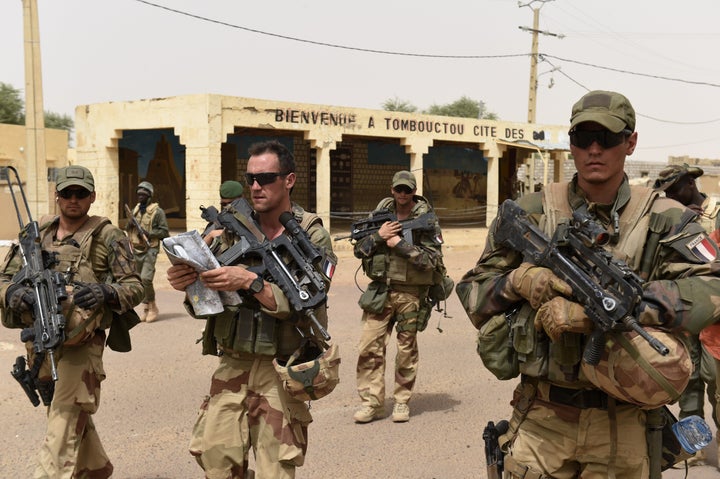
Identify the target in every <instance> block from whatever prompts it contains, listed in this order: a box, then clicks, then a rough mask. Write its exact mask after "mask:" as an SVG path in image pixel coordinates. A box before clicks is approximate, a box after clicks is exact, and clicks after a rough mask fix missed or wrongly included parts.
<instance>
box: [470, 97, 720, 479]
mask: <svg viewBox="0 0 720 479" xmlns="http://www.w3.org/2000/svg"><path fill="white" fill-rule="evenodd" d="M570 122H571V124H570V132H569V136H570V150H571V152H572V155H573V159H574V162H575V167H576V169H577V173H576V174H575V175H574V176H573V178H572V180H571V181H569V182H565V183H553V184H550V185H546V187H545V188H544V190H543V191H542V192H538V193H532V194H529V195H526V196H523V197H522V198H520V199H519V200H518V204H519V206H520V207H521V208H522V209H523V210H525V212H527V214H528V218H529V220H530V221H532V222H534V223H536V224H537V225H538V227H539V228H541V229H542V230H543V231H544V233H545V234H547V235H548V236H552V234H553V232H554V231H555V229H556V227H557V225H558V224H560V223H561V221H563V220H564V219H567V218H570V217H572V212H573V211H582V212H584V213H585V214H587V215H589V216H590V217H591V218H592V219H593V220H594V221H595V222H596V223H599V224H600V225H601V226H602V227H603V228H604V229H605V230H607V231H608V232H609V243H608V245H607V246H606V249H608V250H609V251H611V253H612V255H613V256H614V257H615V258H617V259H620V260H623V261H625V262H626V263H627V264H628V265H630V266H631V267H632V268H633V270H634V271H635V273H637V275H638V276H639V277H640V278H641V279H643V280H645V282H644V283H643V295H642V300H641V302H640V303H639V304H638V306H637V308H636V309H635V310H634V311H633V314H634V317H635V318H637V320H638V322H639V323H640V324H641V325H642V326H643V328H647V327H648V326H653V327H654V329H652V328H651V329H650V330H647V329H646V331H648V332H650V331H654V334H656V335H658V336H661V337H662V338H663V341H664V342H665V343H666V346H668V348H669V349H670V353H669V354H668V355H667V356H662V355H660V354H658V353H657V352H656V351H655V350H654V349H652V348H650V347H649V346H648V345H647V343H646V342H645V341H643V340H640V341H639V342H637V343H634V344H637V347H636V348H635V351H637V352H638V354H637V355H636V356H633V355H634V353H632V352H631V351H632V350H633V347H631V345H630V346H626V344H629V339H630V338H632V337H633V336H632V335H631V334H630V333H620V332H617V333H607V334H605V335H604V336H603V338H604V341H605V343H604V344H603V346H604V349H605V351H604V352H603V356H602V357H603V359H601V361H600V362H599V364H598V365H597V366H592V365H590V364H588V363H587V362H585V361H584V360H583V351H584V349H585V346H586V344H587V341H588V339H589V338H590V333H591V332H592V331H593V330H594V328H595V325H594V323H593V321H591V320H590V319H589V318H588V317H587V315H586V314H585V308H584V307H583V305H580V304H578V303H576V302H573V301H572V299H571V298H572V297H573V296H572V288H571V287H570V285H569V284H567V283H565V282H564V281H562V280H561V279H560V278H558V277H557V276H555V274H553V272H552V271H551V270H549V269H547V268H544V267H539V266H535V265H533V264H531V263H526V262H523V256H522V254H521V253H519V252H516V251H513V250H512V249H509V248H507V247H504V246H503V245H501V244H499V243H497V242H496V240H495V236H496V234H497V230H496V228H497V225H498V224H497V222H495V223H493V225H492V226H491V228H490V231H489V234H488V239H487V244H486V247H485V250H484V252H483V253H482V255H481V257H480V259H479V260H478V262H477V264H476V266H475V267H474V268H473V269H472V270H470V271H468V273H466V275H465V276H464V278H463V279H462V281H461V283H460V284H459V285H458V286H457V288H456V291H457V294H458V296H459V298H460V301H461V303H462V304H463V306H464V308H465V310H466V312H467V313H468V316H469V317H470V320H471V321H472V323H473V325H475V327H477V328H478V329H480V331H481V334H482V332H483V331H485V330H484V326H485V325H487V324H491V323H492V322H493V321H495V319H496V318H499V320H500V322H499V323H498V324H501V325H504V324H508V327H507V328H505V330H504V334H505V337H500V338H497V341H494V342H489V343H486V344H485V343H484V344H479V347H478V348H479V350H482V351H481V352H482V353H496V354H498V355H506V357H508V358H510V359H513V360H514V361H515V362H516V367H517V368H516V369H514V370H512V371H504V372H505V373H509V374H508V375H507V376H505V377H506V378H508V377H517V376H520V384H519V385H518V387H517V388H516V389H515V394H514V397H513V400H512V402H511V404H512V405H513V406H514V409H513V412H512V416H511V419H510V428H509V430H508V432H507V434H504V435H502V436H501V437H500V445H501V447H502V448H503V450H504V451H505V452H506V455H505V477H506V478H530V477H531V478H538V479H540V478H556V479H571V478H572V479H575V478H578V477H584V478H607V477H615V478H617V479H646V478H648V477H650V474H651V471H652V475H653V477H660V470H661V468H660V467H659V466H662V467H665V468H666V467H669V465H668V461H669V464H672V463H673V462H676V461H677V459H673V458H671V459H667V458H665V457H658V456H661V454H660V450H661V447H660V445H659V442H663V444H662V446H664V445H665V444H664V441H661V439H662V438H661V437H660V435H658V434H656V433H654V432H653V431H655V430H658V431H659V430H660V429H658V428H657V427H653V428H650V427H648V428H647V429H646V426H648V423H649V421H650V420H651V419H652V424H662V421H661V420H658V421H657V422H655V421H656V419H658V418H663V417H667V416H666V415H665V413H664V412H662V409H658V408H661V407H662V405H663V404H667V403H669V402H671V401H672V400H674V399H677V397H678V396H679V395H680V393H681V392H682V388H683V387H684V386H685V385H686V384H687V381H688V378H689V376H690V374H691V371H692V365H691V361H690V358H689V355H688V354H687V351H686V350H685V348H684V347H683V345H682V342H681V341H680V338H681V337H682V336H684V335H685V334H686V333H687V332H690V333H695V334H697V333H698V332H699V331H700V330H701V329H703V328H704V327H705V326H707V325H708V324H711V323H713V322H715V321H717V320H718V319H719V318H720V308H718V307H717V306H716V305H717V304H718V301H719V300H720V297H719V295H718V291H720V289H718V288H720V278H719V277H718V276H717V275H718V271H720V262H718V260H717V256H718V250H717V247H716V246H715V245H714V243H713V242H712V241H710V240H709V239H708V237H707V234H706V233H705V231H704V230H703V229H702V227H701V226H700V225H699V224H698V223H696V222H695V221H694V218H695V215H694V214H693V213H692V212H691V211H690V210H688V209H686V208H685V207H684V206H683V205H682V204H680V203H678V202H676V201H674V200H671V199H668V198H662V197H658V193H657V192H655V191H654V190H652V189H650V188H646V187H642V186H636V187H631V186H630V185H629V184H628V179H627V176H626V175H625V172H624V165H625V158H626V156H628V155H631V154H632V153H633V151H634V150H635V147H636V145H637V140H638V133H637V132H636V131H635V111H634V109H633V107H632V105H631V104H630V102H629V100H628V99H627V98H625V97H624V96H623V95H621V94H619V93H615V92H608V91H592V92H590V93H587V94H586V95H585V96H583V97H582V98H581V99H580V100H579V101H578V102H577V103H575V104H574V105H573V108H572V116H571V119H570ZM506 314H507V315H506ZM498 331H501V332H502V331H503V329H502V328H499V329H498ZM508 331H513V334H514V336H513V338H512V341H511V340H510V338H509V337H508ZM632 334H635V333H632ZM635 337H636V338H637V336H635ZM490 348H492V350H490V351H488V350H487V349H490ZM633 357H635V358H638V360H637V361H636V360H634V359H633ZM640 359H642V360H640ZM507 362H510V361H506V363H507ZM650 362H653V363H654V364H656V365H657V366H650V367H648V365H649V363H650ZM486 364H487V363H486ZM500 365H502V364H500ZM508 366H509V365H508ZM656 367H657V368H656ZM658 368H659V369H658ZM493 372H495V371H493ZM640 379H643V380H646V379H647V381H643V382H640ZM658 413H660V414H662V415H659V414H658ZM646 433H647V434H648V435H646ZM670 435H671V436H672V433H670ZM648 438H653V439H652V440H650V444H651V445H652V446H653V447H652V449H649V448H648V442H647V441H648ZM650 451H657V453H655V452H653V454H652V456H651V453H650ZM663 461H664V462H663Z"/></svg>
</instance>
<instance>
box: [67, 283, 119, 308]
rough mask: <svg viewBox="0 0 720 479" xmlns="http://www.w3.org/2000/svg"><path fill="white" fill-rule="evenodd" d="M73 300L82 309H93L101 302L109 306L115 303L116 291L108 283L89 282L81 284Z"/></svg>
mask: <svg viewBox="0 0 720 479" xmlns="http://www.w3.org/2000/svg"><path fill="white" fill-rule="evenodd" d="M73 301H74V302H75V305H76V306H79V307H81V308H84V309H95V308H97V307H98V306H100V305H101V304H103V303H107V304H109V305H110V306H115V305H117V293H116V292H115V290H114V289H113V288H112V286H110V285H109V284H98V283H89V284H84V285H82V286H81V287H80V288H79V289H78V290H77V292H76V293H75V295H74V296H73Z"/></svg>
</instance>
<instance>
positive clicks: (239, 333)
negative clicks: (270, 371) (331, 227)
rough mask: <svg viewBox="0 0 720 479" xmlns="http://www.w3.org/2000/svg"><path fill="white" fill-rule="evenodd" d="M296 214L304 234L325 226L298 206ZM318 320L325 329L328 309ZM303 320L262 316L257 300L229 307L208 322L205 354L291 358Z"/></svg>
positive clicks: (294, 315)
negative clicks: (297, 327) (314, 227)
mask: <svg viewBox="0 0 720 479" xmlns="http://www.w3.org/2000/svg"><path fill="white" fill-rule="evenodd" d="M293 214H294V216H295V220H296V221H297V222H298V223H299V224H300V227H301V228H303V229H304V230H305V231H309V230H310V229H311V228H312V227H313V226H314V225H318V227H321V226H322V220H321V219H320V217H319V216H317V215H316V214H314V213H309V212H307V211H304V210H303V209H302V208H300V207H299V206H297V205H293ZM247 266H256V265H255V264H247ZM315 316H316V317H317V319H318V321H319V322H320V324H322V326H323V327H325V328H326V327H327V309H326V306H325V305H322V306H320V307H318V308H317V309H316V310H315ZM301 319H303V318H301V315H300V314H299V313H292V316H291V317H290V318H287V319H278V318H275V317H273V316H271V315H269V314H266V313H264V312H262V311H261V310H260V305H259V303H257V301H255V300H254V299H250V300H249V301H248V305H247V306H243V305H240V306H226V307H225V310H224V311H223V312H222V313H220V314H219V315H217V316H213V317H210V318H208V320H207V325H206V327H205V331H204V332H203V354H218V350H220V351H222V352H223V354H227V355H229V356H232V357H243V356H244V355H261V356H269V357H280V358H288V357H290V355H292V353H293V352H295V350H296V349H297V348H298V347H299V346H300V343H301V339H302V337H301V336H300V334H299V333H298V331H297V329H296V325H297V324H298V321H299V320H301Z"/></svg>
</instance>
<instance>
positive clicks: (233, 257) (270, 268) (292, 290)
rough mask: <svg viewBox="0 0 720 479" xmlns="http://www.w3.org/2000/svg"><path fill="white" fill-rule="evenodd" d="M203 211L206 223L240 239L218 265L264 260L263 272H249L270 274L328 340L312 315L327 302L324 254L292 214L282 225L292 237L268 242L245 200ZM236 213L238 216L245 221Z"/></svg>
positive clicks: (225, 253) (241, 199) (281, 218)
mask: <svg viewBox="0 0 720 479" xmlns="http://www.w3.org/2000/svg"><path fill="white" fill-rule="evenodd" d="M200 209H201V210H202V218H203V219H204V220H206V221H208V222H213V223H216V222H217V223H219V224H220V225H222V227H223V228H225V230H226V231H229V232H231V233H232V234H234V235H235V236H236V237H237V238H238V241H237V243H235V244H234V245H233V246H231V247H230V248H228V249H227V250H226V251H225V252H223V253H222V254H220V256H218V258H217V260H218V262H219V263H220V264H222V265H227V266H231V265H235V264H237V263H238V262H239V261H240V260H243V259H248V258H252V257H255V258H259V259H260V260H261V261H262V267H261V269H260V270H259V271H258V270H257V269H255V268H250V269H251V270H254V271H255V272H257V273H258V274H260V275H261V276H262V275H265V273H267V274H269V275H270V276H271V277H272V280H273V283H274V284H276V285H278V286H279V287H280V289H281V290H282V291H283V293H285V296H287V298H288V301H289V303H290V305H291V306H292V308H293V309H294V310H295V311H296V312H299V313H302V314H303V315H305V316H306V317H307V318H308V319H310V321H311V322H312V324H313V326H314V327H315V328H317V330H318V331H319V332H320V334H321V335H322V337H323V338H324V339H325V340H326V341H329V340H330V335H329V334H328V332H327V331H326V330H325V328H324V327H323V326H322V325H321V324H320V322H319V321H318V319H317V317H316V316H315V313H314V312H313V309H315V308H317V307H318V306H320V305H322V304H323V303H325V301H326V300H327V291H326V289H325V283H324V281H323V277H322V275H321V274H320V273H319V272H318V270H317V269H316V266H317V265H318V264H320V263H321V262H322V261H323V260H324V259H325V255H324V254H323V253H322V252H321V251H319V250H318V248H317V247H316V246H315V245H313V244H312V242H311V241H310V237H309V236H308V234H307V232H306V231H305V230H304V229H302V227H301V226H300V225H299V224H298V222H297V221H296V220H295V218H294V217H293V215H292V213H289V212H285V213H283V214H281V215H280V223H281V224H282V225H283V226H284V227H285V230H286V231H287V232H288V233H289V235H284V234H282V235H280V236H278V237H277V238H275V239H273V240H268V239H267V238H265V235H264V234H263V233H262V231H260V229H259V228H258V226H257V225H256V224H255V222H254V221H253V219H252V207H251V206H250V204H249V203H248V202H247V200H245V198H238V199H236V200H235V201H233V202H232V204H231V205H230V206H229V207H228V208H227V209H225V210H223V211H221V212H218V210H217V208H215V207H214V206H209V207H207V208H205V207H202V206H201V207H200ZM233 213H239V216H240V217H241V218H242V219H238V218H237V217H236V216H235V214H233ZM283 255H285V257H288V258H289V261H288V262H287V263H286V262H285V261H283V259H282V257H281V256H283Z"/></svg>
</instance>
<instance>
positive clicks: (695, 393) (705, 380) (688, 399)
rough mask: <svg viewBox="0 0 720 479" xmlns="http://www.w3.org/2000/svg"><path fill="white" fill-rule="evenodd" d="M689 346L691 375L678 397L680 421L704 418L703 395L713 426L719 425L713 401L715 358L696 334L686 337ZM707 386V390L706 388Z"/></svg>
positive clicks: (715, 405)
mask: <svg viewBox="0 0 720 479" xmlns="http://www.w3.org/2000/svg"><path fill="white" fill-rule="evenodd" d="M686 343H687V344H689V349H690V357H691V358H692V362H693V373H692V375H691V376H690V382H688V385H687V387H686V388H685V391H683V393H682V394H681V395H680V399H678V404H679V405H680V414H679V415H678V416H679V418H680V419H682V418H685V417H688V416H692V415H698V416H700V417H702V418H704V417H705V407H704V406H705V394H707V398H708V402H709V403H710V406H711V408H712V416H713V420H714V421H715V426H718V425H720V423H719V422H718V420H717V418H716V416H717V401H716V399H715V394H716V387H717V382H716V378H715V358H713V357H712V355H711V354H710V353H709V352H708V351H707V349H705V347H704V346H703V345H702V343H700V338H699V336H698V335H697V334H695V335H692V336H688V337H687V341H686ZM706 386H707V388H706Z"/></svg>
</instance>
